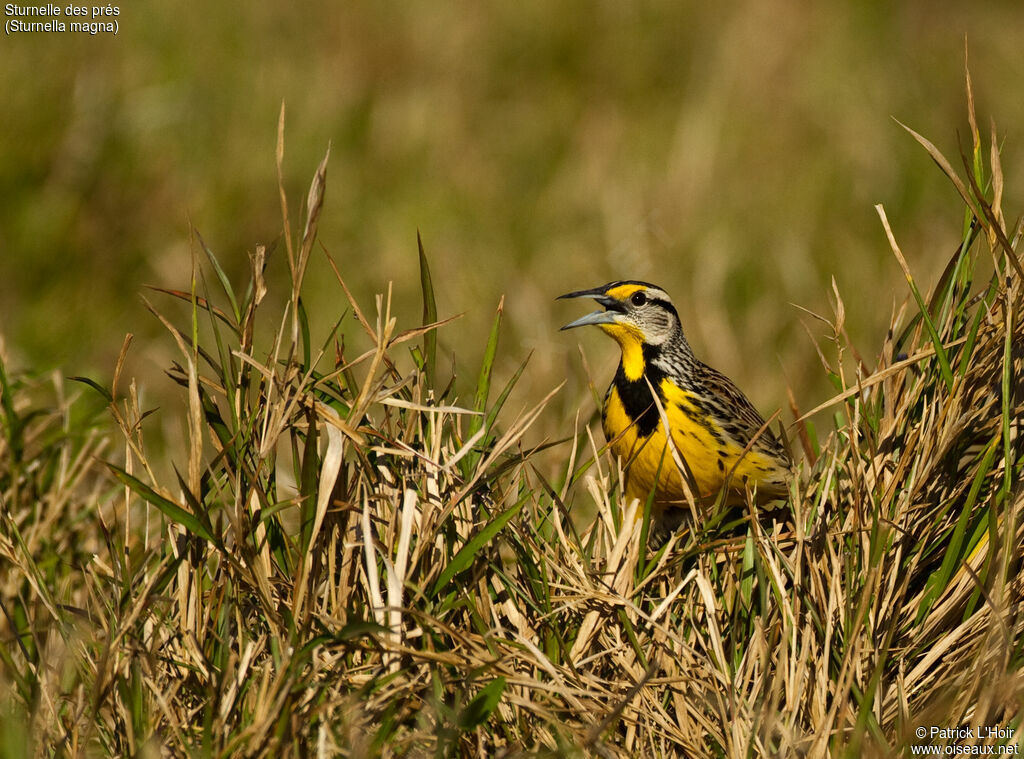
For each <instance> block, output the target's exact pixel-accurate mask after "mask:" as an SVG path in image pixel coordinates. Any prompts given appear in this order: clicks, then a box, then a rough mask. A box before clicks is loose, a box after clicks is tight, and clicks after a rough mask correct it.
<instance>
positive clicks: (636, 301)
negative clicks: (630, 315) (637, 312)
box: [629, 292, 647, 307]
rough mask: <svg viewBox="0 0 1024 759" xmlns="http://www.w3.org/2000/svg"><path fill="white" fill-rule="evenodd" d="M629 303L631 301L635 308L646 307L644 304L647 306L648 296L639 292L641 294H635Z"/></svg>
mask: <svg viewBox="0 0 1024 759" xmlns="http://www.w3.org/2000/svg"><path fill="white" fill-rule="evenodd" d="M629 301H630V303H632V304H633V305H634V306H637V307H639V306H642V305H644V304H645V303H646V302H647V295H646V294H644V293H642V292H639V293H633V297H631V298H630V299H629Z"/></svg>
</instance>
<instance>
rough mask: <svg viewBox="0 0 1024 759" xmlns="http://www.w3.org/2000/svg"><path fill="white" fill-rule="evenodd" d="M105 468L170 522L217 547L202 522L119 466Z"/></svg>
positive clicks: (208, 528) (216, 541)
mask: <svg viewBox="0 0 1024 759" xmlns="http://www.w3.org/2000/svg"><path fill="white" fill-rule="evenodd" d="M107 467H108V468H109V469H110V471H111V472H113V473H114V476H115V477H116V478H117V479H118V480H120V481H121V483H122V484H124V485H126V486H128V488H130V489H131V490H132V492H134V493H135V494H136V495H138V496H139V497H140V498H142V499H143V500H144V501H146V502H147V503H151V504H152V505H153V506H156V507H157V508H158V509H159V510H160V511H161V513H163V515H164V516H165V517H167V518H168V519H170V520H171V521H172V522H175V523H177V524H180V525H181V526H182V527H184V528H185V529H186V530H188V531H189V532H191V533H192V534H193V535H197V536H199V537H200V538H202V539H203V540H205V541H207V542H209V543H213V544H214V545H219V541H218V540H217V539H216V538H215V537H214V536H213V533H212V532H211V529H210V527H209V525H208V524H206V523H205V521H204V520H202V519H200V518H199V517H198V516H196V515H195V514H191V513H189V512H188V511H186V510H185V509H183V508H182V507H181V506H179V505H178V504H176V503H175V502H174V501H171V500H169V499H167V498H164V497H163V496H162V495H160V494H159V493H157V492H156V491H155V490H153V488H151V487H150V486H149V485H147V484H146V483H144V482H143V481H142V480H140V479H138V478H137V477H133V476H132V475H130V474H128V472H126V471H125V470H123V469H121V468H120V467H119V466H116V465H115V464H111V463H107Z"/></svg>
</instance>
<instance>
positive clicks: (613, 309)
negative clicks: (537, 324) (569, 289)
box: [558, 287, 622, 329]
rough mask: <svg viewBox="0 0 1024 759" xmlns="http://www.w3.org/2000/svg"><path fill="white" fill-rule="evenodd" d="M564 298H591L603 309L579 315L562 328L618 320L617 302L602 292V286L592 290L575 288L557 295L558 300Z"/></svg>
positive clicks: (618, 307)
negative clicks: (571, 291) (603, 309)
mask: <svg viewBox="0 0 1024 759" xmlns="http://www.w3.org/2000/svg"><path fill="white" fill-rule="evenodd" d="M565 298H593V299H594V300H596V301H597V302H598V303H600V304H601V305H602V306H604V307H605V309H607V310H605V311H594V313H592V314H587V315H586V316H581V317H580V318H579V319H577V320H576V321H574V322H569V323H568V324H566V325H565V326H564V327H562V329H573V328H574V327H585V326H587V325H589V324H615V323H616V322H617V321H618V312H619V311H621V310H622V309H621V307H620V306H619V302H618V301H617V300H615V298H611V297H609V296H607V295H605V294H604V288H603V287H595V288H594V289H592V290H577V291H576V292H573V293H566V294H565V295H559V296H558V300H563V299H565Z"/></svg>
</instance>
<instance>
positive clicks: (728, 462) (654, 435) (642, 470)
mask: <svg viewBox="0 0 1024 759" xmlns="http://www.w3.org/2000/svg"><path fill="white" fill-rule="evenodd" d="M658 390H659V395H660V396H661V402H662V406H663V408H664V411H665V417H667V419H668V423H669V428H670V429H671V431H672V442H673V444H674V446H675V449H676V451H677V452H678V454H679V457H680V458H681V459H682V462H683V469H684V471H688V475H687V476H688V478H689V480H690V483H691V488H693V489H695V492H694V495H695V496H697V497H698V498H709V497H714V496H716V495H717V494H718V493H719V491H720V490H721V489H722V486H723V485H724V484H725V480H726V478H727V476H729V474H730V473H732V479H731V480H730V489H731V490H735V491H738V492H739V493H742V492H743V490H744V486H745V482H746V483H749V484H750V485H758V484H763V485H764V486H765V487H763V488H759V490H763V491H765V493H764V494H768V491H770V490H773V488H770V487H768V482H767V481H768V480H769V479H770V478H771V477H772V476H774V475H776V474H777V472H776V469H777V465H776V464H775V463H774V462H771V461H769V460H768V459H767V458H766V457H765V456H764V455H763V454H761V453H759V452H758V451H756V450H752V451H749V452H748V453H747V454H746V455H745V456H742V459H741V454H742V453H743V446H741V445H738V444H737V443H736V441H734V440H732V439H731V438H730V437H729V436H728V435H726V434H725V433H724V432H723V430H722V428H721V427H720V425H719V424H718V423H717V422H716V421H715V420H714V419H713V418H711V417H710V416H708V415H707V414H706V413H704V412H702V411H701V410H699V406H700V404H699V403H695V402H694V400H695V398H694V396H693V395H692V394H691V393H689V392H687V391H685V390H683V389H682V388H679V387H678V386H676V385H674V384H673V383H671V382H670V381H669V380H668V379H664V380H662V382H661V385H660V387H659V388H658ZM604 432H605V436H606V438H607V439H608V440H609V441H610V442H611V443H612V450H613V452H614V453H615V454H616V455H617V456H618V457H619V458H620V459H621V460H622V462H623V467H624V469H625V471H626V476H627V489H626V494H627V496H628V497H630V498H640V499H641V500H643V499H646V498H647V496H648V495H649V494H650V492H651V490H652V489H655V485H657V487H656V492H655V500H656V502H658V503H661V504H665V505H667V504H669V503H672V502H676V503H678V504H680V505H681V504H683V503H684V502H685V494H684V490H683V476H684V473H683V472H681V471H680V469H679V467H678V466H677V465H676V463H675V459H674V458H673V455H672V451H671V450H670V448H669V447H668V445H667V440H668V439H667V437H666V435H665V424H664V419H662V420H660V421H659V423H658V425H657V427H656V428H655V429H654V430H653V431H652V432H651V434H650V435H648V436H646V437H641V436H640V435H639V434H638V432H637V425H636V424H634V420H633V419H631V418H630V417H629V415H628V414H627V413H626V411H625V408H624V406H623V403H622V399H621V397H620V396H619V392H618V390H617V388H616V387H615V386H614V385H612V387H611V388H610V389H609V393H608V396H607V398H606V400H605V407H604Z"/></svg>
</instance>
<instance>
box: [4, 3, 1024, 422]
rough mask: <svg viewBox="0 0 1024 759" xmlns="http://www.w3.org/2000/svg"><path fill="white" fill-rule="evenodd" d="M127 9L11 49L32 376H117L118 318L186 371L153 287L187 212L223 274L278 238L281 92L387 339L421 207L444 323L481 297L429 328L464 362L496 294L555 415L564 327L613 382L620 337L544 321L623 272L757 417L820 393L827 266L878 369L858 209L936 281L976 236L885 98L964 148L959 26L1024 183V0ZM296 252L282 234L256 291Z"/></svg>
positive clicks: (295, 157) (295, 185)
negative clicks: (387, 293) (964, 239)
mask: <svg viewBox="0 0 1024 759" xmlns="http://www.w3.org/2000/svg"><path fill="white" fill-rule="evenodd" d="M118 21H119V24H120V33H119V34H118V36H116V37H112V36H102V35H101V36H97V37H88V36H77V35H71V34H64V35H44V34H32V35H29V34H22V35H18V36H13V37H8V38H7V39H5V40H4V42H3V45H2V48H0V62H2V65H0V84H2V86H3V91H4V92H5V97H4V101H5V103H4V119H3V120H4V127H3V129H2V132H0V134H2V136H0V193H2V197H3V198H4V202H3V203H2V204H0V335H3V337H4V339H5V341H6V350H7V352H8V354H9V355H10V358H11V363H12V365H13V366H14V367H16V368H17V367H20V368H24V367H32V368H36V369H40V370H44V369H49V368H53V367H58V368H60V369H61V371H63V372H64V373H66V374H91V375H93V376H97V377H99V378H106V377H109V375H110V374H111V373H112V371H113V365H114V361H115V358H116V355H117V351H118V349H119V348H120V345H121V342H122V338H123V336H124V334H125V332H129V331H130V332H133V333H135V334H136V335H137V342H136V348H135V350H134V353H133V362H132V365H131V367H130V370H131V372H132V373H133V374H136V375H138V376H140V380H141V382H142V383H143V385H144V386H145V387H148V388H151V390H150V392H151V393H152V392H153V390H152V388H156V389H157V390H156V392H157V394H159V393H160V392H164V391H168V392H173V391H172V390H171V387H170V383H169V382H166V381H156V376H157V373H158V372H160V371H161V370H162V368H164V367H165V366H166V365H167V364H168V363H169V360H170V359H169V356H167V355H163V354H161V353H160V351H162V350H165V349H166V348H163V347H161V348H155V347H151V344H150V342H149V340H148V339H147V338H148V337H151V336H153V335H155V334H157V333H158V332H160V331H162V327H161V326H160V325H159V323H158V322H157V321H156V320H155V319H153V318H152V317H151V316H149V315H148V314H147V313H146V312H145V309H144V308H143V307H142V305H141V304H140V301H139V298H138V294H139V292H140V291H141V290H142V287H143V285H145V284H154V285H160V286H165V287H178V288H182V289H187V288H188V282H189V267H190V255H191V254H190V245H191V244H192V242H191V239H190V232H189V226H190V224H191V225H193V226H194V227H195V228H196V229H197V230H198V231H199V232H200V233H201V234H202V236H203V238H204V239H205V241H206V242H207V244H208V245H209V246H210V248H211V249H212V250H213V251H214V252H215V253H216V255H217V256H218V258H219V260H220V261H221V263H222V264H223V265H225V267H226V268H227V269H228V270H229V273H231V274H232V275H233V278H234V280H235V281H236V282H241V281H242V278H243V275H244V272H245V271H246V268H247V257H246V251H248V250H252V249H253V248H254V246H255V245H256V244H258V243H268V244H269V243H272V242H273V241H274V240H275V239H276V238H277V237H278V236H279V235H280V231H281V226H280V210H279V198H278V193H277V179H276V169H275V163H274V146H275V140H276V128H277V117H278V111H279V108H280V104H281V102H282V101H284V102H285V103H286V105H287V114H288V115H287V127H286V156H285V170H286V177H285V184H286V186H287V188H288V191H289V197H290V198H291V199H292V201H293V203H295V202H297V200H298V199H299V198H302V197H304V196H305V191H306V188H307V187H308V183H309V180H310V178H311V177H312V174H313V171H314V169H315V167H316V164H317V163H318V161H319V160H320V158H321V157H322V155H323V153H324V151H325V149H326V146H327V144H328V143H330V144H331V145H332V148H331V159H330V164H329V167H328V186H327V196H326V205H325V210H324V213H323V216H322V218H321V227H320V234H319V239H320V240H321V241H322V243H323V244H324V245H325V246H326V247H327V248H328V250H329V251H330V253H331V254H332V256H333V257H334V258H335V259H336V260H337V261H338V263H339V267H340V269H341V271H342V274H343V276H345V277H346V280H347V282H348V283H349V285H350V286H351V287H352V288H353V290H354V292H355V294H356V296H357V297H358V298H359V299H360V300H361V301H362V302H363V303H364V304H366V305H369V303H371V302H372V301H371V299H370V296H371V295H372V294H373V293H375V292H380V291H382V290H384V289H385V288H386V286H387V282H388V281H393V282H394V288H395V295H396V297H395V303H396V308H395V310H396V313H397V315H398V316H399V327H400V328H403V327H408V326H412V325H413V324H415V323H417V322H418V320H419V318H420V301H419V295H418V292H419V281H418V273H417V269H416V243H415V239H416V230H417V228H418V229H419V230H420V231H421V232H422V235H423V240H424V244H425V246H426V249H427V252H428V255H429V257H430V261H431V265H432V268H433V271H434V281H435V288H436V291H437V296H438V300H439V311H440V315H441V316H442V317H443V316H447V315H450V314H453V313H457V312H462V311H465V312H467V318H465V319H463V320H461V321H459V322H457V323H456V324H455V325H452V326H450V327H446V328H445V329H443V330H442V331H441V333H440V336H439V337H440V341H441V346H442V347H443V348H444V349H445V351H446V353H448V354H450V353H451V352H455V353H456V355H458V356H459V360H460V361H469V362H470V365H471V366H472V362H473V361H475V360H476V358H477V355H478V354H479V353H480V352H481V350H482V346H483V344H484V342H485V339H486V333H487V330H488V329H489V325H490V321H491V315H492V313H493V311H494V309H495V307H496V305H497V303H498V300H499V298H500V297H501V295H503V294H504V296H505V298H506V300H505V314H506V320H505V331H504V333H503V338H502V339H503V350H502V351H500V353H499V355H500V356H501V359H500V360H501V361H504V362H506V365H504V366H501V367H499V370H500V372H503V373H504V374H505V375H507V374H508V373H510V372H511V371H512V370H513V369H514V367H515V365H516V364H517V363H518V362H519V361H521V360H522V358H523V357H524V356H525V355H526V353H527V352H529V351H531V350H532V351H534V357H533V359H532V362H531V364H530V369H529V370H528V371H527V373H526V375H525V376H524V382H523V383H521V386H522V387H525V388H526V395H530V394H533V395H535V396H538V397H539V396H540V395H541V394H542V393H544V392H546V391H547V390H549V389H550V388H551V387H552V386H553V385H555V384H556V383H557V382H558V381H560V379H564V378H565V377H566V376H568V377H569V378H570V383H569V387H568V388H567V390H566V391H564V392H563V393H562V394H560V399H559V400H558V401H557V402H556V404H555V406H554V407H553V408H554V409H555V413H554V414H552V415H551V418H552V423H551V427H550V428H549V432H550V433H551V434H565V433H567V432H568V431H569V430H568V429H566V425H567V424H568V421H569V419H570V418H571V416H572V414H573V413H574V412H575V411H576V409H577V408H579V406H580V399H581V397H583V395H584V390H583V387H584V382H585V380H584V378H583V375H582V370H581V361H580V358H579V355H578V353H577V351H576V345H577V341H580V342H582V343H583V345H584V347H585V349H586V352H587V356H588V360H589V362H590V364H591V366H592V368H593V371H594V374H595V377H594V378H595V381H596V382H597V383H598V384H599V386H600V388H601V389H602V390H603V387H604V383H605V382H606V381H607V379H608V378H610V376H611V373H612V367H613V364H614V361H615V357H617V352H616V349H615V347H614V345H613V344H612V343H611V342H610V341H607V340H604V339H603V338H602V337H601V336H600V335H597V334H594V335H586V334H580V335H575V334H574V335H564V334H561V335H560V334H559V333H558V331H557V329H558V327H559V326H560V325H561V324H564V323H565V322H567V321H569V320H570V319H572V318H575V317H576V316H578V315H580V313H581V311H580V309H579V308H577V307H574V306H572V305H566V304H565V303H557V304H556V303H555V302H554V298H555V296H557V295H559V294H561V293H563V292H566V291H569V290H573V289H578V288H582V287H591V286H594V285H597V284H601V283H603V282H605V281H608V280H612V279H617V278H637V279H647V280H651V281H654V282H656V283H658V284H659V285H661V286H663V287H665V288H666V289H668V290H669V292H671V293H672V294H673V295H674V297H675V300H676V302H677V305H678V306H679V309H680V313H681V315H682V317H683V319H684V325H685V327H686V330H687V333H688V336H689V338H690V340H691V342H692V343H693V344H694V346H695V349H696V350H697V352H698V355H700V356H701V357H702V358H704V359H705V360H707V361H708V362H709V363H711V364H713V365H715V366H716V367H718V368H720V369H722V370H723V371H725V372H726V373H727V374H729V375H730V376H732V377H733V378H734V379H736V381H737V382H738V384H739V385H740V386H741V387H742V388H744V389H745V390H746V391H747V392H748V394H749V395H750V396H751V398H752V399H753V400H754V402H755V404H756V405H758V406H759V407H760V409H761V410H762V411H763V412H765V413H771V412H772V411H773V410H774V409H775V408H778V407H779V406H781V405H783V404H784V403H785V385H786V383H787V381H788V382H789V383H791V384H792V386H793V388H794V391H795V393H796V396H797V398H798V400H799V402H800V405H801V406H802V407H803V408H804V409H807V408H809V407H811V406H812V405H814V404H815V403H816V402H817V401H819V400H821V399H822V398H824V397H826V396H827V395H828V394H829V390H830V388H829V387H828V386H827V385H826V384H825V381H824V379H823V375H822V373H821V371H820V369H819V368H818V359H817V356H816V354H815V351H814V349H813V347H812V345H811V342H810V340H809V338H808V336H807V334H806V332H805V331H804V329H803V327H802V326H801V322H802V321H808V318H807V317H806V316H805V315H802V314H801V312H800V311H799V310H797V309H796V308H794V307H792V306H791V305H790V304H791V303H796V304H800V305H801V306H803V307H806V308H808V309H811V310H813V311H816V312H818V313H823V314H829V313H830V312H831V308H830V305H829V297H830V293H831V279H832V277H835V279H836V281H837V283H838V287H839V290H840V292H841V293H842V294H843V296H844V298H845V300H846V305H847V326H848V329H849V331H850V334H851V337H852V338H853V340H854V342H855V344H857V345H859V346H860V347H861V350H862V352H863V353H864V355H865V357H866V358H868V359H870V358H872V357H873V356H874V355H875V352H876V350H877V347H878V346H879V345H880V343H881V340H882V338H883V336H884V329H885V326H886V325H887V324H888V321H889V317H890V313H891V310H892V308H893V305H894V303H898V302H901V301H902V300H903V299H904V298H905V297H906V295H907V293H906V285H905V281H904V280H903V277H902V275H901V273H900V271H899V268H898V266H897V265H896V264H895V262H894V261H893V260H892V258H891V253H890V251H889V246H888V244H887V243H886V241H885V238H884V235H883V232H882V229H881V227H880V225H879V223H878V218H877V215H876V213H875V211H874V209H873V208H872V206H873V204H874V203H879V202H880V203H884V204H885V207H886V210H887V212H888V216H889V218H890V220H891V221H892V224H893V227H894V231H895V233H896V235H897V237H898V239H899V240H900V244H901V246H902V248H903V250H904V252H905V254H906V255H907V257H908V259H909V260H910V264H911V267H912V268H913V270H914V273H915V276H916V277H917V279H918V281H919V282H920V283H921V284H922V286H923V287H925V288H927V287H929V286H930V285H931V284H932V283H933V282H934V280H935V278H936V277H937V275H938V268H939V267H940V266H941V265H942V264H943V263H944V262H945V261H946V260H947V259H948V257H949V255H950V253H951V251H952V249H953V248H954V247H955V245H956V244H957V242H958V240H959V234H960V230H959V229H958V228H956V227H955V226H954V222H955V213H951V211H952V210H953V209H956V208H957V207H958V204H959V201H958V200H957V199H956V198H955V197H954V191H953V189H952V188H951V187H950V185H949V183H948V182H947V181H945V180H944V179H943V178H942V177H941V175H940V173H939V172H938V170H936V169H934V168H933V167H932V165H931V163H930V160H929V158H928V157H927V155H926V154H925V152H924V151H923V150H922V149H921V148H920V147H919V146H918V145H917V144H916V143H915V142H914V141H913V139H911V138H910V136H909V135H907V134H906V133H905V132H904V131H903V130H902V129H900V128H899V126H898V125H897V124H896V123H895V122H894V121H893V120H892V118H891V117H896V118H898V119H900V120H901V121H903V122H904V123H906V124H908V125H910V126H912V127H913V128H914V129H916V130H917V131H918V132H920V133H922V134H924V135H925V136H927V137H929V138H930V139H931V140H933V141H934V142H935V143H936V145H937V146H938V147H939V149H940V150H942V151H943V152H944V153H946V154H947V155H949V156H956V155H958V148H957V146H956V141H957V135H956V133H955V131H954V130H955V127H956V126H961V125H963V124H964V123H965V119H964V113H965V108H964V94H963V86H962V82H963V65H964V62H963V44H964V35H965V34H966V35H967V37H968V42H969V45H970V67H971V71H972V75H973V79H974V85H975V95H976V100H977V102H978V114H979V121H980V122H981V126H982V129H983V131H987V123H988V117H989V115H990V114H991V115H993V116H994V117H995V118H996V120H997V121H998V123H999V124H1000V125H1002V126H1003V128H1008V130H1009V134H1008V138H1009V139H1008V142H1007V144H1008V146H1009V149H1008V150H1007V152H1006V154H1005V155H1004V157H1003V166H1004V169H1005V172H1006V175H1007V180H1006V185H1007V187H1008V188H1010V191H1011V192H1018V193H1019V192H1020V188H1021V187H1022V186H1024V181H1022V179H1024V178H1022V173H1024V172H1022V168H1024V149H1022V146H1021V136H1020V133H1019V131H1017V132H1015V131H1014V130H1015V128H1016V127H1017V125H1020V124H1024V99H1022V98H1020V97H1019V84H1020V82H1021V81H1022V74H1024V56H1021V55H1020V47H1019V34H1018V33H1017V32H1018V31H1019V30H1020V29H1024V6H1022V5H1021V4H1020V3H1018V2H1010V1H1007V2H989V3H985V4H972V5H971V6H967V5H965V4H963V3H956V2H925V1H924V0H919V1H918V2H908V3H901V4H898V5H893V4H888V3H881V2H869V3H858V4H853V3H850V4H823V3H822V4H816V5H812V4H793V3H785V2H781V0H750V1H747V2H739V3H735V4H729V5H717V4H704V3H695V2H686V3H681V2H667V1H660V0H652V1H650V2H637V3H621V2H579V1H576V2H563V3H550V2H546V1H542V0H527V1H526V2H521V3H499V2H479V3H448V4H438V3H431V4H425V3H424V4H420V3H405V2H398V1H397V0H384V1H382V2H372V3H371V2H351V3H345V4H340V5H336V4H329V3H322V2H315V1H314V2H311V3H307V4H304V5H303V6H302V7H301V9H300V8H299V7H297V6H285V5H284V4H280V5H251V6H246V7H245V8H244V9H243V8H240V7H239V8H230V7H217V6H210V5H207V4H202V5H200V4H198V3H188V4H181V3H171V2H167V0H155V2H151V3H147V4H146V5H145V7H143V6H136V5H122V6H121V15H120V16H119V18H118ZM964 140H965V142H966V136H965V137H964ZM1004 205H1005V206H1006V207H1007V208H1010V209H1013V208H1019V207H1020V206H1021V199H1020V198H1019V197H1017V198H1014V197H1008V198H1006V199H1005V201H1004ZM292 218H293V223H298V219H299V218H300V217H299V215H298V213H297V209H296V208H294V207H293V208H292ZM285 270H286V263H285V259H284V255H283V250H282V249H278V250H276V251H275V253H274V254H273V256H272V259H271V264H270V267H269V270H268V279H269V280H270V281H271V282H273V281H274V280H275V277H278V276H279V275H281V276H280V277H279V278H278V280H277V281H278V282H283V281H285V280H284V277H283V274H284V272H285ZM310 274H311V275H310V276H308V277H307V279H306V282H307V297H308V302H307V305H308V308H309V310H310V314H311V321H312V324H313V327H314V334H315V335H320V336H322V335H325V334H326V333H327V331H328V330H329V328H330V325H332V324H333V322H334V321H335V319H336V318H337V316H338V314H339V312H340V310H341V309H342V308H343V304H344V300H343V298H342V297H341V293H340V288H339V287H338V285H337V283H336V281H335V280H334V277H333V274H331V273H330V269H329V267H328V265H327V263H326V261H325V259H324V257H323V256H322V255H317V256H314V259H313V261H312V263H311V273H310ZM271 290H272V295H274V294H277V295H279V296H280V294H281V292H282V291H283V290H284V288H283V287H278V288H277V290H276V293H275V288H274V287H273V285H272V286H271ZM150 297H159V296H152V295H151V296H150ZM577 305H578V304H577ZM354 328H355V325H354V323H353V322H352V321H351V320H347V321H346V323H345V327H344V329H345V330H350V329H354ZM812 330H816V331H819V332H820V328H818V327H817V326H816V325H813V323H812ZM168 342H169V341H166V340H162V341H161V343H160V345H162V346H166V344H167V343H168ZM168 347H169V346H168ZM463 379H464V380H465V382H466V383H467V384H466V385H465V387H466V388H468V387H469V384H468V383H469V382H470V381H471V378H469V377H466V378H463ZM498 381H499V382H501V381H503V379H502V378H501V377H499V378H498ZM161 388H162V389H161ZM466 394H467V392H463V396H465V395H466ZM523 400H524V401H525V400H527V399H526V398H524V399H523ZM587 403H588V404H589V401H588V402H587ZM591 408H592V406H589V405H585V407H584V409H585V413H587V412H589V410H590V409H591ZM786 418H787V419H788V415H787V417H786ZM559 427H561V429H559Z"/></svg>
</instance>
